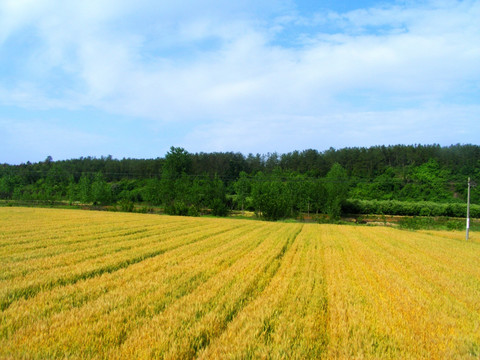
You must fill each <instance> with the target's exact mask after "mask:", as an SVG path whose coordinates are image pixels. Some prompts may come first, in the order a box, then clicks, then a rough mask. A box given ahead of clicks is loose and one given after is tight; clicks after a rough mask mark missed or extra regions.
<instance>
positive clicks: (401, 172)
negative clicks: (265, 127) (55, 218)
mask: <svg viewBox="0 0 480 360" xmlns="http://www.w3.org/2000/svg"><path fill="white" fill-rule="evenodd" d="M468 176H470V177H472V178H473V179H480V147H479V146H476V145H452V146H449V147H441V146H439V145H410V146H406V145H396V146H377V147H370V148H345V149H340V150H335V149H329V150H326V151H324V152H319V151H317V150H312V149H310V150H305V151H301V152H300V151H294V152H290V153H286V154H281V155H280V154H277V153H269V154H266V155H260V154H256V155H253V154H249V155H247V156H244V155H243V154H240V153H233V152H225V153H195V154H193V153H189V152H188V151H186V150H185V149H183V148H179V147H172V148H171V149H170V151H169V152H167V154H166V155H165V156H164V157H163V158H160V157H159V158H156V159H121V160H118V159H113V158H112V157H111V156H107V157H101V158H92V157H87V158H80V159H72V160H62V161H53V159H52V158H51V157H48V158H47V159H45V161H43V162H38V163H26V164H21V165H8V164H3V165H0V198H1V199H7V200H10V199H11V200H25V201H32V200H35V201H51V200H57V201H65V200H67V201H70V202H72V203H73V202H79V203H84V204H88V203H93V204H100V205H108V204H114V203H117V204H119V205H120V206H121V207H122V208H123V209H125V210H128V209H132V206H133V205H132V204H133V203H146V204H150V205H153V206H162V207H163V208H164V211H165V212H166V213H169V214H178V215H198V214H201V213H202V212H205V211H208V212H211V213H213V214H214V215H218V216H223V215H226V214H227V213H228V212H229V211H230V210H232V209H237V210H252V211H255V212H256V213H257V214H258V215H259V216H261V217H263V218H265V219H270V220H276V219H281V218H286V217H291V216H298V215H299V214H305V213H306V214H311V213H326V214H328V215H329V216H330V217H332V218H338V217H339V216H340V215H341V213H342V212H345V211H357V212H365V211H366V209H371V210H373V211H375V210H376V209H375V208H373V209H372V204H382V205H381V206H380V205H378V209H380V210H381V209H385V208H387V209H400V207H399V205H398V204H400V203H411V202H423V203H425V204H427V203H428V204H432V203H445V204H450V203H452V204H461V203H464V202H465V198H466V185H467V184H466V179H467V177H468ZM479 200H480V194H479V191H478V190H477V188H474V189H473V190H472V194H471V201H472V203H478V202H479ZM385 202H387V203H392V202H395V204H397V207H392V206H390V207H388V206H386V205H385ZM362 206H363V207H362ZM424 206H427V205H424ZM428 206H430V207H431V205H428ZM403 208H409V207H408V206H404V207H403ZM410 208H412V207H410ZM450 208H455V207H450ZM456 208H458V209H460V208H461V206H460V207H459V206H457V207H456ZM462 209H463V208H462ZM437 210H438V209H437ZM382 211H383V210H382ZM398 211H400V210H398ZM402 211H404V210H402ZM422 211H423V212H426V213H428V212H429V211H428V210H422ZM462 211H463V210H462ZM430 212H431V211H430ZM458 212H460V210H459V211H457V213H458ZM452 216H453V215H452Z"/></svg>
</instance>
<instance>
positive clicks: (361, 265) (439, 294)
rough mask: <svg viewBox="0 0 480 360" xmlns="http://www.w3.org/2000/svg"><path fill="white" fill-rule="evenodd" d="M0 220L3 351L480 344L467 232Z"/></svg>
mask: <svg viewBox="0 0 480 360" xmlns="http://www.w3.org/2000/svg"><path fill="white" fill-rule="evenodd" d="M23 220H25V221H24V224H28V225H25V227H24V228H23V230H22V231H21V232H20V233H21V237H20V240H19V241H20V244H19V245H16V244H15V231H16V230H12V229H20V228H21V227H19V226H18V224H19V223H21V222H23ZM50 224H54V225H52V226H51V229H52V233H49V232H48V228H49V226H50ZM60 225H61V226H60ZM0 229H2V230H1V232H0V249H1V250H0V251H1V252H0V274H2V277H1V278H0V286H1V287H0V295H1V297H0V299H1V305H2V308H1V312H0V315H1V316H0V358H32V359H35V358H38V359H43V358H84V359H94V358H95V359H107V358H108V359H130V358H139V359H150V358H170V359H177V358H182V359H190V358H201V359H209V358H237V359H240V358H242V359H243V358H302V359H303V358H315V359H319V358H391V359H393V358H416V359H432V358H466V359H468V358H472V359H474V358H478V357H479V356H480V332H479V331H478V329H479V328H480V305H479V304H480V303H479V302H478V299H479V297H480V268H479V267H478V258H479V256H480V242H479V241H478V239H477V234H476V233H472V240H471V241H469V242H466V241H465V240H464V234H461V233H457V232H447V231H443V232H437V231H422V232H411V231H401V230H397V229H392V228H386V227H378V228H372V227H361V226H337V225H318V224H286V223H269V222H256V221H244V220H225V219H208V218H203V219H202V218H177V217H163V216H151V215H139V214H110V213H101V212H82V211H71V210H70V211H69V210H46V209H44V210H39V209H0ZM35 229H38V230H39V231H38V233H37V232H36V231H35ZM62 234H63V235H62ZM43 238H44V239H45V240H42V239H43ZM9 254H10V255H9Z"/></svg>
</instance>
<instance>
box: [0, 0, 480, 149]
mask: <svg viewBox="0 0 480 360" xmlns="http://www.w3.org/2000/svg"><path fill="white" fill-rule="evenodd" d="M273 9H274V10H273ZM0 18H1V19H2V21H0V51H1V50H2V46H3V48H4V49H3V53H4V54H6V56H7V60H4V61H5V62H6V63H7V64H8V63H12V64H13V63H15V62H16V60H17V59H16V58H15V56H16V54H15V49H14V48H12V46H11V45H10V47H9V45H7V44H8V40H9V39H12V38H13V37H14V36H15V35H16V34H19V33H21V32H22V31H27V30H28V31H29V32H30V33H31V34H32V35H30V36H31V37H32V38H31V42H32V44H19V46H20V45H21V46H25V47H26V48H27V50H26V52H27V54H28V56H29V57H28V66H26V68H25V75H24V76H22V75H19V78H18V79H17V80H16V81H15V82H14V83H13V84H8V85H7V84H2V78H1V76H2V75H1V72H0V103H3V104H6V105H15V106H20V107H26V108H68V109H81V108H82V107H93V108H95V109H99V110H102V111H106V112H108V113H111V114H121V115H128V116H132V117H136V118H143V119H149V120H150V121H154V122H157V123H160V124H163V123H168V122H179V123H181V124H182V125H181V126H182V127H183V128H184V133H187V129H188V128H193V129H194V130H193V131H192V132H190V133H189V135H187V136H186V139H187V140H186V141H190V142H192V143H194V142H195V138H196V137H199V138H204V139H208V142H209V144H211V145H210V146H211V147H212V149H217V150H220V149H226V150H228V149H230V148H231V147H232V146H235V144H237V143H238V147H240V144H241V143H240V141H236V140H235V139H236V138H243V139H242V141H246V142H247V143H248V144H251V146H252V147H258V146H260V144H261V140H259V137H258V136H255V134H262V135H263V137H264V139H265V140H264V141H265V142H268V143H269V145H267V146H268V148H271V147H272V146H275V144H276V142H279V141H281V143H282V144H283V145H284V147H285V148H287V147H288V144H292V145H291V146H292V147H293V148H303V147H305V146H303V145H298V144H306V143H308V144H310V145H308V146H310V147H315V142H316V141H319V140H318V139H322V138H323V139H331V138H332V137H335V134H338V133H340V134H342V136H341V137H344V138H347V137H349V136H350V137H352V139H358V142H362V141H363V140H362V139H365V144H368V141H373V142H375V143H378V142H379V141H380V140H381V139H382V137H381V134H380V133H381V132H380V131H379V130H378V129H379V128H382V127H383V126H386V124H391V126H394V127H398V130H397V131H398V133H399V134H400V135H401V136H400V135H399V136H400V137H399V141H398V142H402V141H405V142H409V141H408V136H409V135H408V133H406V132H405V131H404V129H405V128H409V129H414V128H415V127H414V126H413V125H411V124H410V125H409V124H408V121H407V122H406V121H402V120H401V119H402V117H412V119H413V118H415V117H416V119H417V120H415V121H417V122H424V123H426V124H429V125H428V126H427V125H426V126H425V127H424V129H425V130H426V131H427V132H428V131H429V130H428V129H432V128H436V125H437V124H438V123H436V121H437V120H436V119H438V118H439V117H440V118H443V115H442V114H441V113H439V112H438V111H436V109H438V108H442V109H456V111H463V110H462V108H463V107H465V109H466V110H465V111H464V113H465V119H467V118H468V117H469V116H470V119H471V121H473V120H472V119H474V118H475V116H477V119H478V109H477V108H475V109H476V110H475V111H474V110H472V107H471V106H470V107H469V103H472V102H474V101H472V98H475V95H480V93H479V92H480V89H479V88H478V83H480V67H479V66H478V64H479V63H480V22H479V21H478V19H479V18H480V1H474V0H465V1H427V2H421V3H415V2H405V3H399V2H396V4H394V5H389V4H388V3H385V4H384V5H382V6H378V7H375V8H370V9H361V10H356V11H352V12H348V13H344V14H340V13H334V12H321V13H317V14H312V15H311V16H310V17H309V18H306V17H303V18H302V17H300V16H299V15H298V14H297V13H296V12H295V10H294V3H292V2H289V1H276V0H269V1H266V2H260V3H259V2H254V1H253V0H245V1H240V2H221V3H218V2H217V1H210V0H205V1H187V2H181V3H178V4H176V3H172V2H163V1H162V2H157V1H148V0H137V1H133V0H121V1H120V0H119V1H115V0H85V1H81V2H73V1H66V2H61V3H59V2H57V1H53V0H37V1H33V0H5V1H3V2H2V3H1V4H0ZM3 20H5V21H3ZM32 29H33V30H32ZM286 39H288V41H287V40H286ZM30 45H31V49H30V48H29V46H30ZM28 49H29V50H28ZM477 97H478V96H477ZM439 104H445V105H442V106H440V105H439ZM406 109H407V110H406ZM447 113H449V114H450V110H448V111H447ZM366 114H370V115H368V116H367V115H366ZM385 115H388V117H389V118H390V119H395V120H392V121H391V122H388V121H387V122H386V123H385V121H384V120H383V119H384V117H385ZM205 120H208V121H209V123H206V124H205V123H204V121H205ZM412 121H413V120H412ZM475 121H477V120H475ZM212 124H213V125H212ZM332 124H333V125H332ZM339 124H340V125H339ZM346 129H352V130H351V131H347V130H346ZM402 129H403V130H402ZM442 129H445V130H446V131H448V129H447V128H442ZM210 133H211V134H215V135H212V136H209V135H208V134H210ZM385 133H387V132H385ZM235 134H239V135H238V136H236V135H235ZM241 134H243V135H244V136H241ZM289 134H290V136H289ZM312 134H315V136H314V135H312ZM369 134H374V135H369ZM385 136H386V135H385ZM438 136H440V135H438ZM426 138H429V137H428V136H426ZM430 138H432V137H430ZM222 139H225V140H222ZM278 139H282V140H278ZM367 139H368V141H367ZM388 139H394V137H392V136H391V135H389V137H388ZM386 141H390V142H391V141H393V140H386ZM415 141H417V140H415ZM418 141H419V142H420V141H422V140H421V139H418ZM424 141H427V140H424ZM295 144H296V145H295ZM317 146H318V145H317ZM238 150H241V149H240V148H238ZM278 150H281V149H278Z"/></svg>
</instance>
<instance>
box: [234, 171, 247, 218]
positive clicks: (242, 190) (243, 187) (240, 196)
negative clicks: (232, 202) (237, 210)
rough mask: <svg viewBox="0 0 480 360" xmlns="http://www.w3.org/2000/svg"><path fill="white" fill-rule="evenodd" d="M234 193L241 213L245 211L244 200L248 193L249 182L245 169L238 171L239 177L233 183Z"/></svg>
mask: <svg viewBox="0 0 480 360" xmlns="http://www.w3.org/2000/svg"><path fill="white" fill-rule="evenodd" d="M233 187H234V189H235V193H236V194H237V201H238V202H239V203H240V204H241V207H242V214H243V213H244V212H245V200H246V199H247V196H249V195H250V191H251V182H250V180H249V179H248V175H247V173H246V172H245V171H241V172H240V177H239V178H238V180H237V181H235V183H234V184H233Z"/></svg>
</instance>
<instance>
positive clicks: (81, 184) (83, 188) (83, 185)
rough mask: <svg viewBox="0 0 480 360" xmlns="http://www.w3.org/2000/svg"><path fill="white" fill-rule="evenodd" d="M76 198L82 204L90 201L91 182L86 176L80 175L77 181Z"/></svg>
mask: <svg viewBox="0 0 480 360" xmlns="http://www.w3.org/2000/svg"><path fill="white" fill-rule="evenodd" d="M78 197H79V199H80V201H81V202H82V203H83V204H87V203H90V202H91V201H92V180H91V178H90V176H89V175H88V174H82V176H81V177H80V180H79V181H78Z"/></svg>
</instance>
